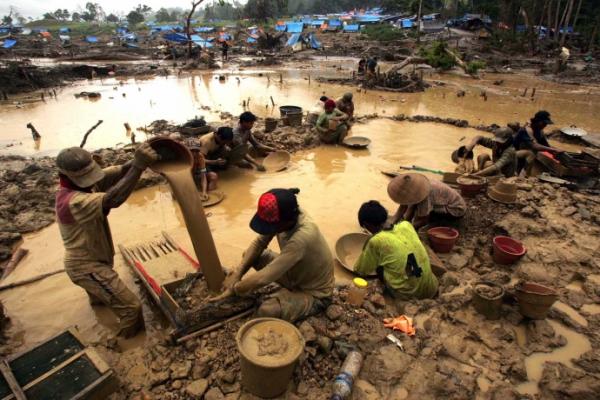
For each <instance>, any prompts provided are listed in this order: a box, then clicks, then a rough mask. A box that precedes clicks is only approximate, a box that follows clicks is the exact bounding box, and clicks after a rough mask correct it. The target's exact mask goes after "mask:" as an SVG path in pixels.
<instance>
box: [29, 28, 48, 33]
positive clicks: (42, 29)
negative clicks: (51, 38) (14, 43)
mask: <svg viewBox="0 0 600 400" xmlns="http://www.w3.org/2000/svg"><path fill="white" fill-rule="evenodd" d="M31 31H32V32H33V33H42V32H48V29H46V28H31Z"/></svg>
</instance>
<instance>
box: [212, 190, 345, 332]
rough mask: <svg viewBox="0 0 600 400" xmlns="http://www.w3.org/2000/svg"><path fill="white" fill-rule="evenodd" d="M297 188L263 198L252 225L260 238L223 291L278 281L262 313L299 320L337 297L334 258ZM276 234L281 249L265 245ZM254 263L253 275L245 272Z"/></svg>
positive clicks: (244, 290) (238, 292) (243, 293)
mask: <svg viewBox="0 0 600 400" xmlns="http://www.w3.org/2000/svg"><path fill="white" fill-rule="evenodd" d="M298 192H299V190H298V189H272V190H270V191H268V192H267V193H264V194H263V195H262V196H260V199H259V200H258V210H257V212H256V214H255V215H254V217H253V218H252V221H251V222H250V228H252V230H254V231H255V232H257V233H258V234H259V236H258V237H257V238H256V239H255V240H254V241H253V242H252V244H251V245H250V247H249V248H248V249H247V250H246V251H245V253H244V256H243V259H242V262H241V264H240V266H239V267H238V268H236V269H235V270H234V271H233V273H232V274H231V275H229V276H228V277H227V279H226V281H225V292H224V293H223V294H221V295H220V296H218V297H216V298H214V299H213V300H215V301H216V300H220V299H223V298H226V297H229V296H232V295H238V296H247V295H249V294H251V293H252V292H253V291H254V290H256V289H259V288H261V287H264V286H266V285H268V284H270V283H273V282H277V283H278V284H279V285H281V286H282V288H281V289H280V290H278V291H277V292H275V293H274V294H273V295H272V296H271V297H270V298H268V299H267V300H265V301H264V302H262V304H261V305H260V307H259V308H258V311H257V314H258V316H260V317H273V318H281V319H285V320H287V321H296V320H298V319H301V318H306V317H308V316H310V315H314V314H316V313H319V312H321V311H323V310H325V308H327V306H328V305H329V303H330V302H331V296H332V295H333V286H334V283H335V281H334V277H333V257H332V255H331V251H330V250H329V246H328V245H327V242H326V241H325V238H324V237H323V235H322V234H321V232H320V231H319V228H318V227H317V225H316V224H315V223H314V222H313V221H312V220H311V219H310V218H309V217H308V216H307V215H306V214H305V213H304V212H303V211H302V210H300V208H299V207H298V201H297V199H296V194H297V193H298ZM275 236H276V237H277V242H278V243H279V248H280V250H281V252H280V253H279V254H278V253H275V252H274V251H271V250H269V249H267V247H268V246H269V243H270V242H271V240H273V238H274V237H275ZM251 267H254V269H256V270H257V272H256V273H255V274H250V275H249V276H245V274H246V272H248V270H249V269H250V268H251Z"/></svg>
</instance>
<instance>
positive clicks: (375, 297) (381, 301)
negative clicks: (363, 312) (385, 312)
mask: <svg viewBox="0 0 600 400" xmlns="http://www.w3.org/2000/svg"><path fill="white" fill-rule="evenodd" d="M369 301H370V302H371V303H373V304H374V305H375V306H376V307H379V308H384V307H385V305H386V304H385V298H384V297H383V296H382V295H381V294H379V293H373V294H372V295H371V296H369Z"/></svg>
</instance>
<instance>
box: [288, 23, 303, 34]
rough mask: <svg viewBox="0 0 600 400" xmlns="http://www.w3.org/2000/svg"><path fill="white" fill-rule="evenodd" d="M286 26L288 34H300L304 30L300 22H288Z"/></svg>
mask: <svg viewBox="0 0 600 400" xmlns="http://www.w3.org/2000/svg"><path fill="white" fill-rule="evenodd" d="M286 25H287V31H288V33H301V32H302V30H303V29H304V24H302V22H288V23H287V24H286Z"/></svg>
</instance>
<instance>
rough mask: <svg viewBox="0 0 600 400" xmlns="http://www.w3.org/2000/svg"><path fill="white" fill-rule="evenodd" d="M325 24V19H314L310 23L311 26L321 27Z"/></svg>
mask: <svg viewBox="0 0 600 400" xmlns="http://www.w3.org/2000/svg"><path fill="white" fill-rule="evenodd" d="M323 22H325V20H323V19H313V20H312V21H311V23H310V25H311V26H321V25H323Z"/></svg>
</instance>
